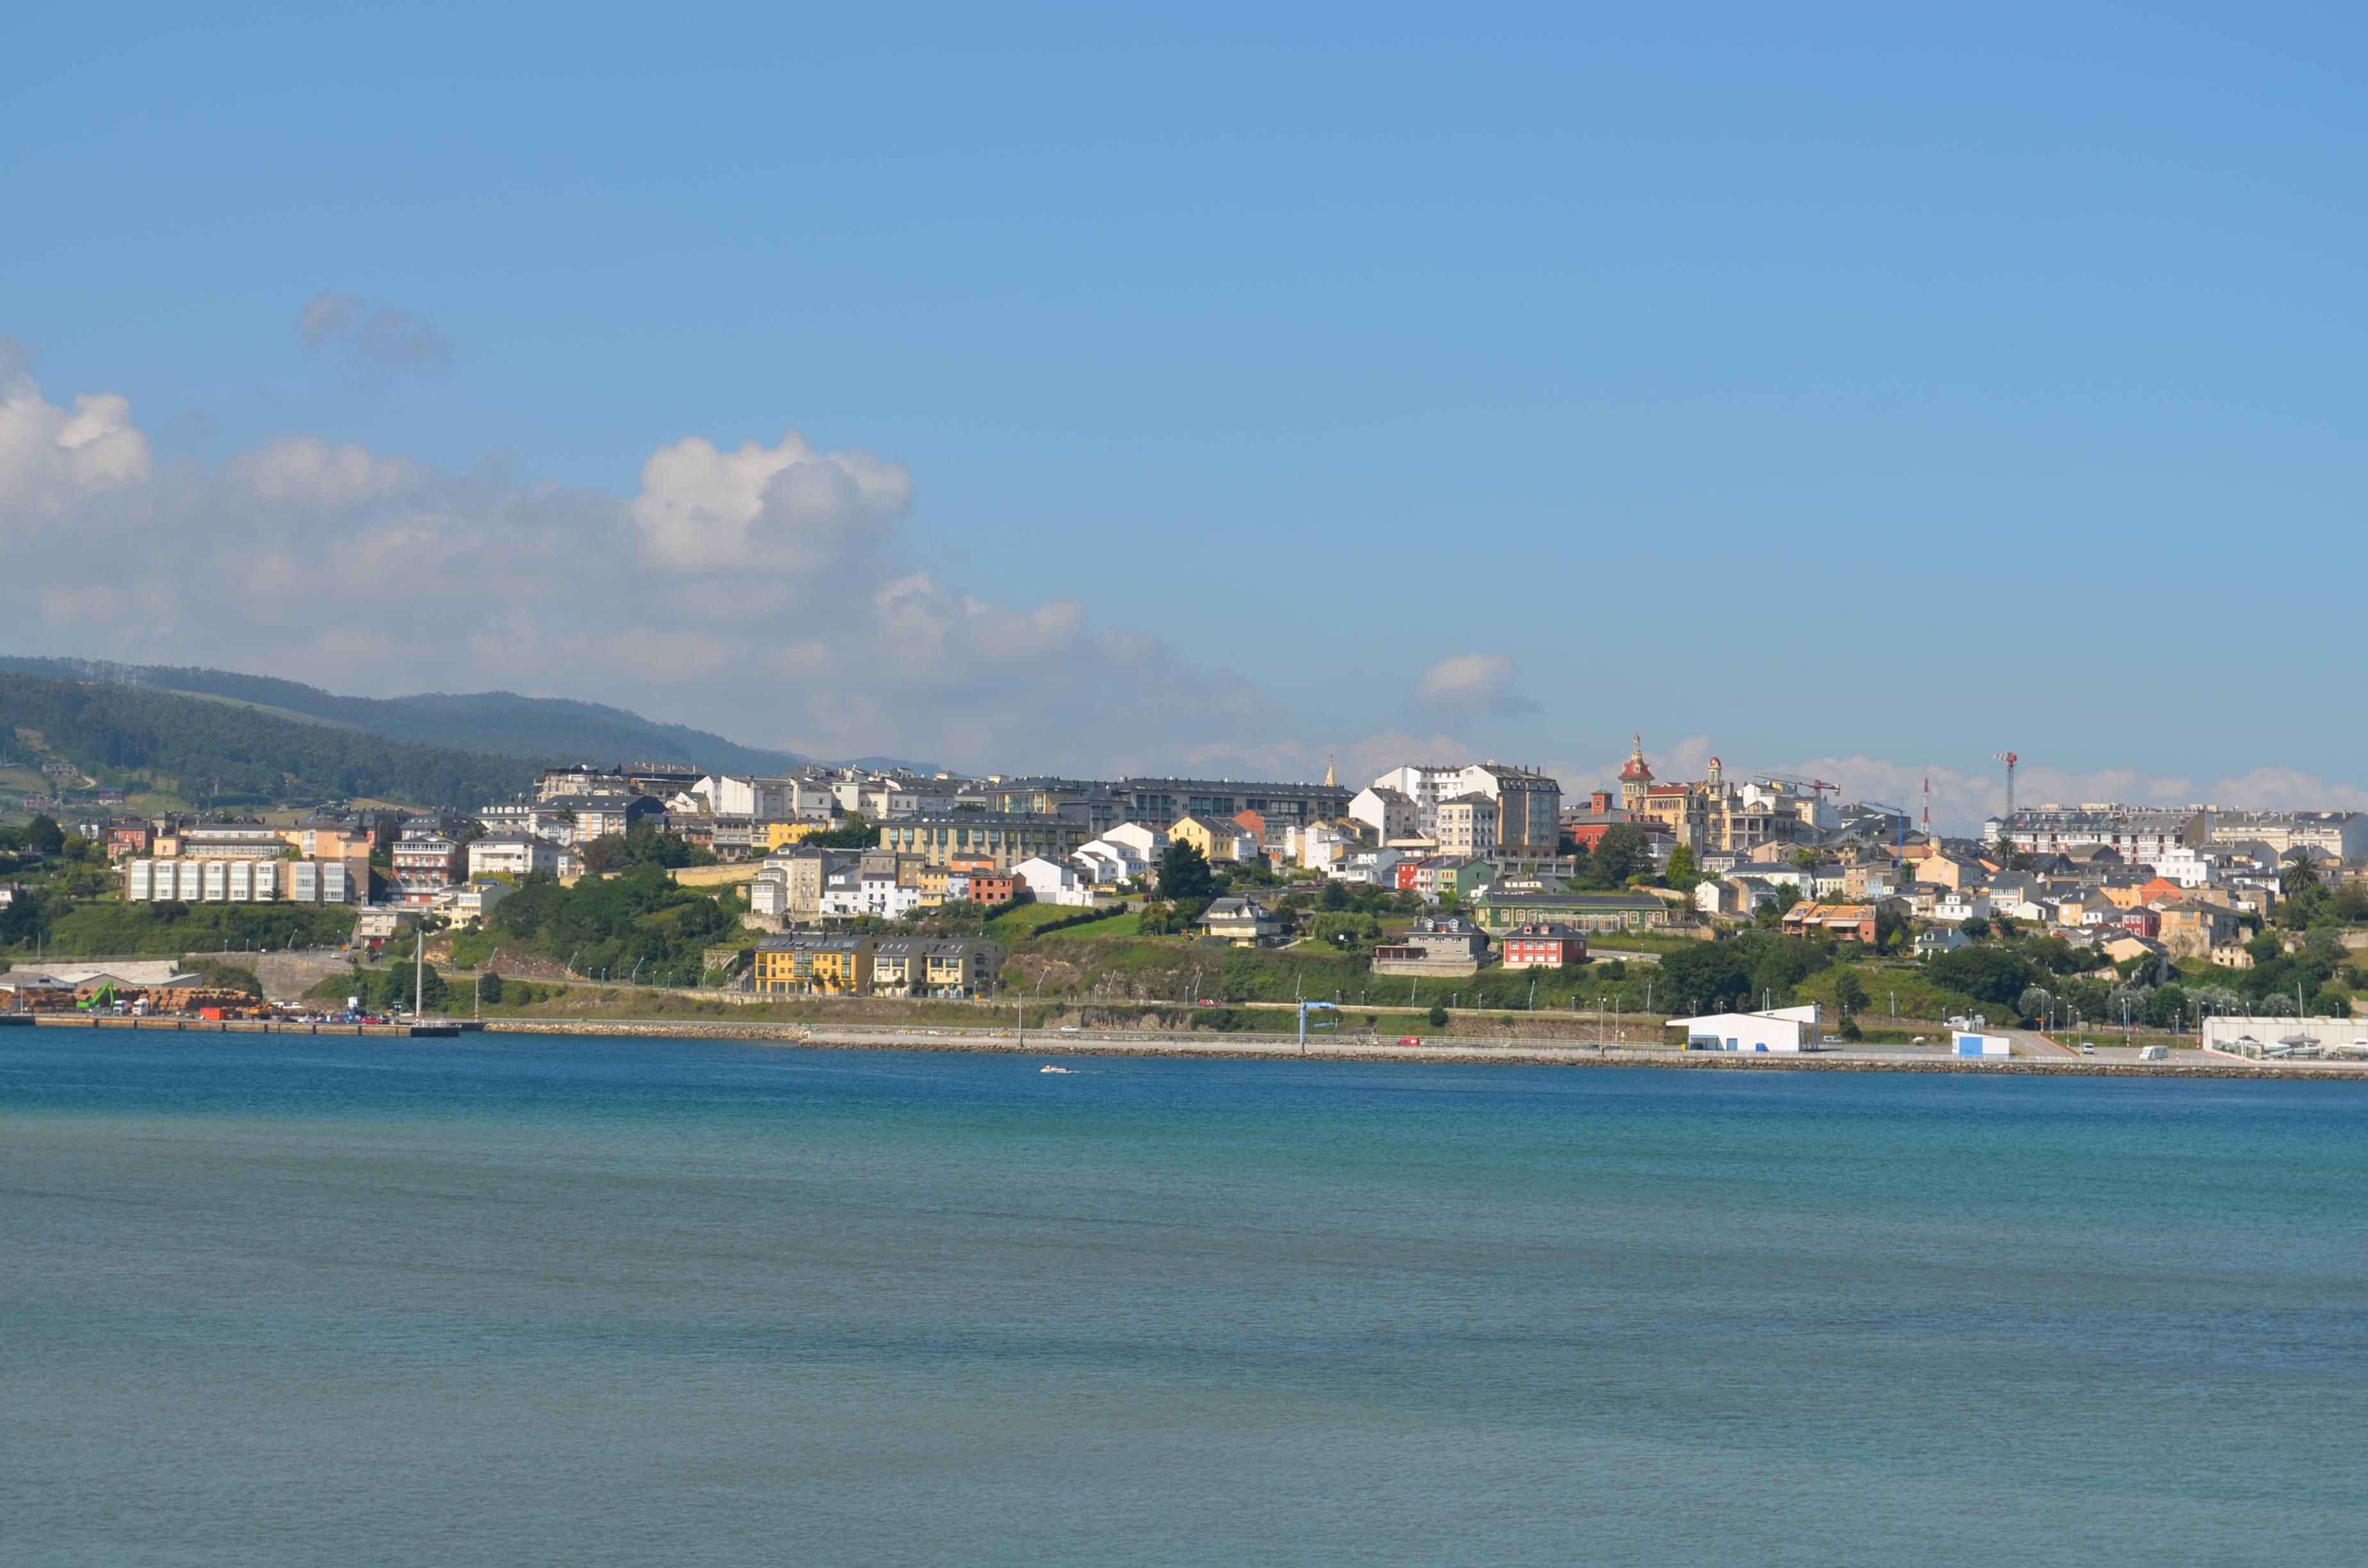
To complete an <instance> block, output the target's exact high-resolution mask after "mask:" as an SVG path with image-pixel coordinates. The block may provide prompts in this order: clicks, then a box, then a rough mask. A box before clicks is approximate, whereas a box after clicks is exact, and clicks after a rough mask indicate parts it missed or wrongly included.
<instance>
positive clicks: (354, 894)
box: [123, 860, 366, 903]
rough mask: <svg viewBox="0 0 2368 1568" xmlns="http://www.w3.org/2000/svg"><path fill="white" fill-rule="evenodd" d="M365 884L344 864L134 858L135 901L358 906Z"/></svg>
mask: <svg viewBox="0 0 2368 1568" xmlns="http://www.w3.org/2000/svg"><path fill="white" fill-rule="evenodd" d="M365 891H366V884H365V883H364V882H363V881H362V879H361V878H360V877H359V876H358V875H357V874H356V873H355V872H354V871H353V870H352V869H350V868H349V866H348V863H347V862H346V861H344V860H130V861H126V862H125V863H124V868H123V896H124V899H125V900H126V901H127V902H128V903H274V902H276V901H279V900H281V899H285V900H287V901H288V902H290V903H358V902H359V900H360V898H361V895H362V893H363V892H365Z"/></svg>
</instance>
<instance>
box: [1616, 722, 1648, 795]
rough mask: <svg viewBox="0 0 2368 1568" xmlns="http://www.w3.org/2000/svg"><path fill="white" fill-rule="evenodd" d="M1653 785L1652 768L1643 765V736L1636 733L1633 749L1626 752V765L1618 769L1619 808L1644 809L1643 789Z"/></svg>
mask: <svg viewBox="0 0 2368 1568" xmlns="http://www.w3.org/2000/svg"><path fill="white" fill-rule="evenodd" d="M1652 787H1653V770H1652V769H1651V768H1649V767H1645V737H1644V736H1642V735H1638V736H1637V737H1636V744H1635V747H1634V749H1633V750H1632V751H1630V752H1629V754H1628V766H1627V767H1623V768H1622V769H1621V770H1620V809H1621V810H1622V811H1623V812H1641V811H1643V810H1644V809H1645V790H1649V789H1651V788H1652Z"/></svg>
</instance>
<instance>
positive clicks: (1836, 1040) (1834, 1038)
mask: <svg viewBox="0 0 2368 1568" xmlns="http://www.w3.org/2000/svg"><path fill="white" fill-rule="evenodd" d="M1841 1042H1842V1037H1841V1036H1839V1035H1838V1034H1829V1035H1827V1037H1826V1038H1825V1039H1823V1040H1819V1041H1818V1042H1817V1043H1818V1044H1819V1045H1839V1044H1841Z"/></svg>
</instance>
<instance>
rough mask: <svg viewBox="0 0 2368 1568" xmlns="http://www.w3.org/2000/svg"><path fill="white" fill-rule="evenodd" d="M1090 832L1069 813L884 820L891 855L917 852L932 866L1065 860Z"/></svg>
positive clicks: (1002, 867)
mask: <svg viewBox="0 0 2368 1568" xmlns="http://www.w3.org/2000/svg"><path fill="white" fill-rule="evenodd" d="M1090 836H1091V835H1090V833H1089V832H1088V831H1087V826H1086V824H1084V823H1081V822H1073V821H1071V820H1070V819H1068V818H1067V817H1040V816H998V815H995V814H993V813H991V812H948V813H946V814H944V815H941V816H927V817H909V818H905V819H904V820H902V821H898V822H890V823H882V824H880V847H881V848H882V849H883V850H886V851H888V852H890V853H891V854H894V855H917V856H919V857H920V858H922V860H923V861H925V862H926V863H927V864H928V865H931V866H951V865H952V864H953V863H954V862H955V861H956V860H958V859H970V860H985V861H989V862H991V863H992V864H993V865H994V867H995V869H996V870H998V871H1008V870H1009V869H1011V868H1012V867H1014V866H1017V865H1018V864H1019V862H1021V861H1022V860H1034V859H1039V858H1042V859H1046V860H1053V861H1056V862H1057V861H1063V860H1066V859H1067V858H1069V857H1070V856H1072V855H1074V854H1076V852H1077V846H1079V845H1081V844H1083V843H1085V841H1086V840H1087V838H1088V837H1090Z"/></svg>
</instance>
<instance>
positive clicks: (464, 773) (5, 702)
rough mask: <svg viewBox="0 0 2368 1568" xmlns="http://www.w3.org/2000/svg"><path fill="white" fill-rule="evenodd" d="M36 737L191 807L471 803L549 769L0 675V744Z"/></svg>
mask: <svg viewBox="0 0 2368 1568" xmlns="http://www.w3.org/2000/svg"><path fill="white" fill-rule="evenodd" d="M299 689H302V688H299ZM273 706H277V707H284V706H286V705H285V704H274V705H273ZM34 736H38V737H39V740H38V746H39V748H40V750H41V751H42V752H43V753H45V754H46V756H53V757H57V758H62V759H63V760H65V761H67V762H72V763H74V764H75V765H76V766H78V767H81V768H82V769H83V770H84V771H85V772H86V773H88V774H89V775H90V776H91V777H92V778H97V780H98V781H99V782H100V783H102V784H108V785H114V786H117V787H121V788H133V787H136V786H138V785H139V784H142V783H148V784H153V785H154V786H156V787H157V788H158V789H160V790H162V791H163V792H164V793H166V794H170V795H174V796H177V797H178V798H179V799H180V800H182V801H185V802H187V803H188V804H191V805H199V804H218V805H225V806H227V805H234V804H235V805H251V804H263V803H274V802H281V801H288V802H305V801H326V800H381V801H398V802H401V803H403V804H405V805H416V806H477V805H482V804H484V802H485V801H493V800H502V799H506V798H507V797H509V796H511V795H515V794H517V793H518V792H519V791H521V790H525V789H526V788H527V786H528V785H529V784H530V783H532V782H533V779H534V776H535V774H536V773H537V772H538V771H539V770H540V769H541V767H543V766H545V760H544V759H541V758H534V757H524V758H522V757H518V756H486V755H484V753H482V752H472V751H462V750H458V749H454V748H451V747H446V746H430V745H416V744H408V743H405V742H402V741H394V740H388V739H385V738H383V737H381V736H379V735H375V734H369V733H362V732H360V731H359V730H352V729H342V728H336V727H332V726H331V725H329V724H326V723H323V722H314V721H308V720H297V719H285V718H279V717H275V716H273V715H271V714H268V713H263V712H259V711H256V710H255V709H252V708H247V707H241V706H237V705H235V704H234V703H233V702H223V701H219V700H209V699H205V698H199V697H188V696H183V695H181V694H179V693H176V692H169V691H159V690H156V689H154V688H152V687H142V686H127V685H115V684H107V683H101V682H90V681H77V680H54V679H50V678H46V677H43V676H26V675H5V674H0V742H10V743H11V744H12V745H13V749H14V750H15V751H16V752H17V754H18V757H19V760H20V761H29V760H31V756H30V755H29V754H31V753H32V752H33V750H34V749H35V743H34V741H33V739H32V737H34ZM557 755H558V756H560V757H561V758H562V759H564V754H557Z"/></svg>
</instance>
